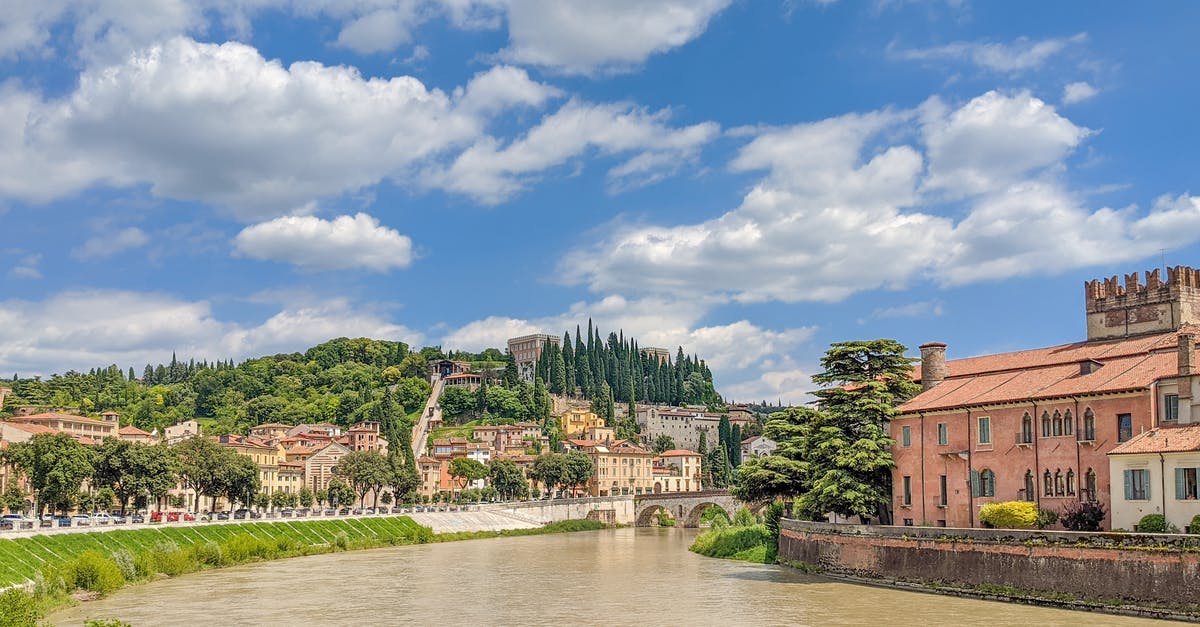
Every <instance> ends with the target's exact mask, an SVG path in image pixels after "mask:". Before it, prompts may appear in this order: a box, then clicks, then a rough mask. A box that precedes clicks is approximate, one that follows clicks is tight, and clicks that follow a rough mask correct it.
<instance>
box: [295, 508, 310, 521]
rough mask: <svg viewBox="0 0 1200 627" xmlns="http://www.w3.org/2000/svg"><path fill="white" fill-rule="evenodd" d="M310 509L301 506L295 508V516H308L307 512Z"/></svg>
mask: <svg viewBox="0 0 1200 627" xmlns="http://www.w3.org/2000/svg"><path fill="white" fill-rule="evenodd" d="M310 511H312V510H310V509H308V508H307V507H302V508H300V509H298V510H296V518H308V514H309V512H310Z"/></svg>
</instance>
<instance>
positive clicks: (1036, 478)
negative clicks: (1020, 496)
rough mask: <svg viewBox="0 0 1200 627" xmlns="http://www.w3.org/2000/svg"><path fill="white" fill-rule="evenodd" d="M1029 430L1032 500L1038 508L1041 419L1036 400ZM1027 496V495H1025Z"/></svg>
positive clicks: (1039, 504) (1040, 499)
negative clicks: (1031, 463)
mask: <svg viewBox="0 0 1200 627" xmlns="http://www.w3.org/2000/svg"><path fill="white" fill-rule="evenodd" d="M1030 418H1031V420H1030V425H1029V431H1030V433H1031V434H1032V435H1033V471H1034V472H1033V485H1032V486H1031V487H1032V488H1033V502H1034V503H1036V504H1037V507H1038V509H1041V508H1042V486H1041V483H1042V470H1041V466H1040V465H1039V464H1038V440H1040V439H1042V436H1041V435H1040V433H1039V431H1038V427H1039V426H1040V425H1041V421H1040V420H1038V415H1037V401H1034V402H1033V415H1032V416H1031V417H1030ZM1026 496H1028V495H1026Z"/></svg>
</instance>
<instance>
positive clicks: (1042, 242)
mask: <svg viewBox="0 0 1200 627" xmlns="http://www.w3.org/2000/svg"><path fill="white" fill-rule="evenodd" d="M1088 133H1089V131H1088V130H1087V129H1083V128H1081V127H1078V126H1076V125H1074V124H1072V123H1071V122H1070V121H1069V120H1067V119H1065V118H1063V117H1061V116H1059V115H1058V113H1057V112H1055V111H1054V109H1053V107H1051V106H1049V105H1047V104H1046V103H1044V102H1042V101H1040V100H1038V99H1036V98H1034V97H1033V96H1031V95H1030V94H1029V93H1027V92H1019V93H1015V94H1007V95H1005V94H999V93H995V92H989V93H987V94H984V95H982V96H980V97H978V98H975V99H974V100H972V101H970V102H967V103H965V104H964V105H962V106H961V107H959V108H957V109H953V110H950V109H948V108H947V107H945V106H944V105H943V104H942V103H941V102H940V101H938V100H936V99H934V100H931V101H930V102H928V103H926V104H925V105H923V106H922V107H921V108H920V109H919V110H917V111H901V112H895V111H881V112H873V113H867V114H852V115H845V116H841V117H837V118H831V119H828V120H822V121H818V122H813V123H807V124H798V125H795V126H792V127H786V128H779V129H769V130H766V131H763V132H762V133H761V134H760V135H759V136H758V137H757V138H756V139H754V140H753V141H752V142H750V143H749V144H747V145H746V146H745V147H744V148H743V149H742V150H741V152H740V153H739V155H738V156H737V157H736V158H735V159H734V160H733V162H732V167H733V168H734V169H735V170H739V171H751V170H759V169H765V170H766V171H767V174H766V175H765V177H764V178H763V180H761V181H760V182H759V183H758V184H757V185H755V186H754V187H753V188H752V189H751V190H750V191H749V192H748V193H747V194H746V195H745V197H744V198H743V199H742V202H741V204H740V205H739V206H738V207H736V208H735V209H732V210H730V211H729V212H727V213H725V214H724V215H722V216H720V217H718V218H715V219H711V220H707V221H704V222H700V223H696V224H683V225H677V226H657V225H643V224H634V225H620V224H618V225H615V226H614V227H613V229H612V234H611V235H610V236H609V237H607V238H604V239H603V240H602V241H600V242H598V243H596V244H595V245H594V246H592V247H590V248H585V249H583V250H580V251H577V252H574V253H572V254H569V255H567V256H566V257H565V258H564V259H563V260H562V262H561V266H562V271H563V272H564V273H565V276H566V277H567V278H568V280H571V281H574V282H579V283H585V284H587V285H588V286H589V287H590V288H591V289H592V290H593V291H595V292H598V293H604V294H610V293H619V294H624V295H634V294H643V295H653V296H660V297H670V298H701V299H708V300H718V301H721V300H735V301H741V302H762V301H770V300H778V301H785V302H800V301H824V302H833V301H839V300H842V299H844V298H846V297H847V296H849V295H851V294H854V293H856V292H861V291H865V290H871V289H877V288H881V287H882V288H901V287H903V286H905V285H907V284H908V283H910V282H912V281H916V280H933V281H935V282H938V283H941V284H945V285H956V284H963V283H970V282H976V281H984V280H994V279H1004V278H1010V277H1015V276H1022V275H1027V274H1030V273H1035V272H1056V271H1062V270H1065V269H1068V268H1074V267H1083V266H1088V265H1095V264H1098V263H1113V262H1117V261H1123V260H1131V259H1138V258H1142V257H1145V256H1147V255H1150V254H1153V252H1154V251H1156V250H1158V249H1159V248H1170V247H1177V246H1183V245H1186V244H1189V243H1193V242H1196V241H1198V240H1200V235H1197V233H1200V231H1198V230H1197V228H1196V223H1197V221H1198V220H1200V203H1198V202H1197V200H1196V199H1195V198H1193V197H1190V196H1183V197H1179V198H1174V199H1171V198H1167V199H1160V200H1159V201H1158V202H1157V203H1156V204H1155V206H1154V207H1153V208H1152V209H1151V210H1150V211H1149V212H1146V213H1142V212H1139V211H1138V210H1137V209H1136V208H1126V209H1121V210H1114V209H1110V208H1099V209H1089V208H1087V207H1085V206H1083V204H1082V203H1081V202H1080V199H1079V198H1078V197H1077V195H1076V194H1073V193H1072V192H1070V191H1069V190H1068V189H1067V187H1066V186H1065V185H1064V184H1063V183H1062V182H1061V181H1060V180H1059V178H1060V177H1061V175H1062V173H1063V172H1064V171H1065V169H1066V164H1065V159H1066V157H1067V155H1069V154H1070V153H1071V151H1072V150H1073V149H1074V148H1075V147H1076V146H1077V145H1078V144H1079V143H1080V142H1081V141H1083V139H1085V138H1086V137H1087V135H1088ZM906 139H911V140H912V143H903V142H904V140H906ZM926 163H927V164H928V166H927V167H926V166H925V164H926ZM947 201H950V204H949V206H947ZM1045 233H1053V234H1054V236H1053V240H1054V241H1055V242H1070V245H1061V244H1054V243H1048V241H1047V240H1046V239H1045V238H1044V237H1040V236H1038V235H1037V234H1045Z"/></svg>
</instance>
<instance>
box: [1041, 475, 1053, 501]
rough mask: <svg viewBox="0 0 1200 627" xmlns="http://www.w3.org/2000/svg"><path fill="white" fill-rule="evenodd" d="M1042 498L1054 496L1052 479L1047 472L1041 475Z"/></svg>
mask: <svg viewBox="0 0 1200 627" xmlns="http://www.w3.org/2000/svg"><path fill="white" fill-rule="evenodd" d="M1042 496H1054V477H1053V476H1052V475H1051V474H1050V471H1049V470H1047V471H1046V472H1044V473H1042Z"/></svg>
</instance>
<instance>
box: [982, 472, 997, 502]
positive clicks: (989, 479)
mask: <svg viewBox="0 0 1200 627" xmlns="http://www.w3.org/2000/svg"><path fill="white" fill-rule="evenodd" d="M979 496H996V473H994V472H992V471H990V470H988V469H986V468H984V469H983V470H982V471H980V473H979Z"/></svg>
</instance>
